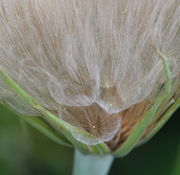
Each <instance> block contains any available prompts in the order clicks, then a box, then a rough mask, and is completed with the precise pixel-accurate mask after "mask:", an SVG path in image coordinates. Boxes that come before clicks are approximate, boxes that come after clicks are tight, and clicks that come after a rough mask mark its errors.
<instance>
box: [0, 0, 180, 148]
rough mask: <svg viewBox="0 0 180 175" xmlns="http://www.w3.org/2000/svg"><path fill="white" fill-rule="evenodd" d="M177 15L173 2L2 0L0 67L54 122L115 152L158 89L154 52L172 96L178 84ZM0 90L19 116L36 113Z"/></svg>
mask: <svg viewBox="0 0 180 175" xmlns="http://www.w3.org/2000/svg"><path fill="white" fill-rule="evenodd" d="M179 16H180V2H179V0H146V1H144V0H134V1H131V0H114V1H113V2H112V1H109V0H90V1H88V0H51V1H49V0H38V1H36V0H13V1H12V0H0V70H2V71H3V72H5V73H7V74H8V75H9V76H10V77H11V78H12V79H13V80H14V81H15V82H16V83H17V84H18V85H19V86H20V87H21V88H22V89H23V90H24V91H25V92H26V93H28V94H29V95H30V96H32V97H33V98H35V99H36V100H37V101H38V102H39V103H40V104H41V105H42V106H43V107H45V108H46V109H48V110H49V111H51V112H53V113H54V114H56V115H57V116H58V117H59V118H60V119H62V120H64V121H66V122H68V123H70V124H71V125H73V126H75V127H78V128H80V129H82V130H85V131H87V132H89V133H91V134H92V135H94V136H96V137H97V138H98V140H99V142H108V144H109V145H111V147H116V146H117V144H119V143H120V138H122V140H121V142H122V141H123V139H124V138H126V136H127V135H128V133H129V132H130V131H131V128H132V126H134V124H135V123H137V122H138V121H139V120H140V119H141V117H142V115H143V114H144V113H145V111H147V109H148V108H149V106H150V104H151V103H153V100H154V99H155V97H157V96H158V95H159V93H160V91H161V89H162V87H163V84H164V82H165V75H164V71H163V64H162V60H161V59H160V58H159V55H158V54H157V52H156V51H157V50H161V51H162V52H163V53H164V54H165V55H166V56H167V57H168V58H169V60H168V62H169V64H170V69H171V72H172V77H173V79H174V82H175V83H174V86H173V92H172V96H173V95H174V93H175V91H176V90H177V88H178V86H179V83H178V74H179V67H180V61H179V56H180V50H179V49H180V47H179V46H180V29H179V24H180V18H179ZM0 89H1V90H0V98H1V100H3V101H4V102H5V103H6V104H7V105H9V106H10V107H11V108H13V109H15V110H16V111H17V112H19V113H21V114H24V115H28V116H38V115H40V113H39V112H38V111H36V110H34V109H33V108H32V107H30V106H29V105H28V104H27V102H26V101H24V100H22V99H21V98H20V97H19V96H17V94H16V93H15V92H13V91H12V90H11V89H10V88H9V87H8V86H7V85H6V83H5V82H4V81H3V80H2V79H1V78H0ZM166 108H167V106H166ZM164 110H165V108H164ZM72 134H74V133H72ZM74 137H76V138H77V139H79V140H80V141H81V142H84V143H86V144H97V141H95V142H93V141H92V140H91V139H88V138H86V139H85V138H81V137H79V136H77V135H75V136H74ZM110 141H112V142H110Z"/></svg>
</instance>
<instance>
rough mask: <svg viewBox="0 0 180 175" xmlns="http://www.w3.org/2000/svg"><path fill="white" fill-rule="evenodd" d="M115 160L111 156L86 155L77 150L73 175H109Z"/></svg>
mask: <svg viewBox="0 0 180 175" xmlns="http://www.w3.org/2000/svg"><path fill="white" fill-rule="evenodd" d="M113 159H114V158H113V156H111V155H104V156H100V155H99V156H98V155H85V154H82V153H81V152H79V151H78V150H76V151H75V158H74V167H73V175H107V174H108V172H109V170H110V167H111V164H112V162H113Z"/></svg>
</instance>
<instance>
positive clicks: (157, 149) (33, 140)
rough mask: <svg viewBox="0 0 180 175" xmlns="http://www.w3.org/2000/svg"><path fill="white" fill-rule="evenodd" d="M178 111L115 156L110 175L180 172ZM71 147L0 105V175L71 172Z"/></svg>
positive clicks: (170, 174) (62, 174)
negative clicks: (146, 139) (136, 144)
mask: <svg viewBox="0 0 180 175" xmlns="http://www.w3.org/2000/svg"><path fill="white" fill-rule="evenodd" d="M179 112H180V111H176V113H175V114H174V116H173V117H172V118H171V119H170V120H169V121H168V123H167V124H166V125H165V126H164V127H163V128H162V129H161V131H160V132H159V133H158V134H157V135H156V136H155V137H154V138H153V139H152V140H151V141H149V142H148V143H146V144H145V145H143V146H141V147H138V148H136V149H135V150H134V151H132V152H131V153H130V154H129V155H128V156H126V157H124V158H122V159H116V160H115V162H114V164H113V166H112V168H111V172H110V175H180V125H179V123H180V113H179ZM72 163H73V150H72V149H69V148H65V147H62V146H59V145H57V144H55V143H53V142H52V141H51V140H49V139H48V138H46V137H45V136H44V135H43V134H41V133H40V132H39V131H37V130H36V129H34V128H32V127H31V126H29V125H28V126H27V127H26V126H25V125H24V124H23V123H22V121H20V119H19V118H18V117H17V116H16V115H15V114H13V113H12V112H10V111H8V110H7V109H5V108H4V107H3V106H0V175H71V171H72Z"/></svg>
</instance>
